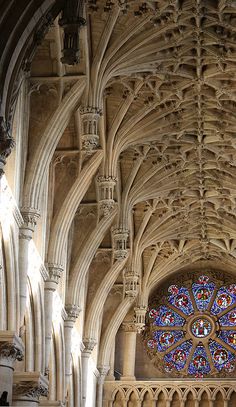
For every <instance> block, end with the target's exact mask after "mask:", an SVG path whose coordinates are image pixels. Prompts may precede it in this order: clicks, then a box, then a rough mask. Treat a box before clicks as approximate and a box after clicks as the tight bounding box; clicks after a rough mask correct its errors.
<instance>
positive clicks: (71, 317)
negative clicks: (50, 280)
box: [64, 304, 81, 387]
mask: <svg viewBox="0 0 236 407" xmlns="http://www.w3.org/2000/svg"><path fill="white" fill-rule="evenodd" d="M65 309H66V312H67V318H66V319H65V321H64V337H65V373H66V386H67V387H68V384H69V380H70V376H71V374H72V370H71V339H72V329H73V327H74V324H75V321H76V319H77V318H78V316H79V313H80V311H81V309H80V307H78V306H77V305H74V304H67V305H66V307H65Z"/></svg>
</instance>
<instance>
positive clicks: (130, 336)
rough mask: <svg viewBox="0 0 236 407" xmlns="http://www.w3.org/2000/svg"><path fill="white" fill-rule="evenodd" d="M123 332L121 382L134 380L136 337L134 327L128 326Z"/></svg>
mask: <svg viewBox="0 0 236 407" xmlns="http://www.w3.org/2000/svg"><path fill="white" fill-rule="evenodd" d="M125 329H126V330H125V332H124V357H123V375H122V380H135V356H136V337H137V330H136V327H135V326H133V325H132V326H128V327H127V328H125Z"/></svg>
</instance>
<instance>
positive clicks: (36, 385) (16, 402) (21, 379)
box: [12, 372, 48, 407]
mask: <svg viewBox="0 0 236 407" xmlns="http://www.w3.org/2000/svg"><path fill="white" fill-rule="evenodd" d="M47 394H48V380H47V379H46V377H45V376H42V374H41V373H39V372H16V373H15V374H14V385H13V403H12V406H17V407H38V404H39V397H40V396H47Z"/></svg>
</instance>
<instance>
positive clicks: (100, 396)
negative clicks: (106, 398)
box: [97, 366, 110, 407]
mask: <svg viewBox="0 0 236 407" xmlns="http://www.w3.org/2000/svg"><path fill="white" fill-rule="evenodd" d="M109 368H110V366H101V367H99V368H98V370H99V373H100V376H99V378H98V386H97V407H102V400H103V385H104V381H105V377H106V375H107V372H108V371H109Z"/></svg>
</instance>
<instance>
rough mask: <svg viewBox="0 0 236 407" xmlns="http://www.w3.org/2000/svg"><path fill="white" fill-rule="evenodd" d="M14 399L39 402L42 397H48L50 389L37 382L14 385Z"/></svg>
mask: <svg viewBox="0 0 236 407" xmlns="http://www.w3.org/2000/svg"><path fill="white" fill-rule="evenodd" d="M13 392H14V396H13V399H18V398H22V397H24V398H27V399H36V400H39V397H40V396H47V395H48V389H47V388H46V387H44V386H43V385H40V384H37V383H35V382H22V383H18V384H15V385H13Z"/></svg>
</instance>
